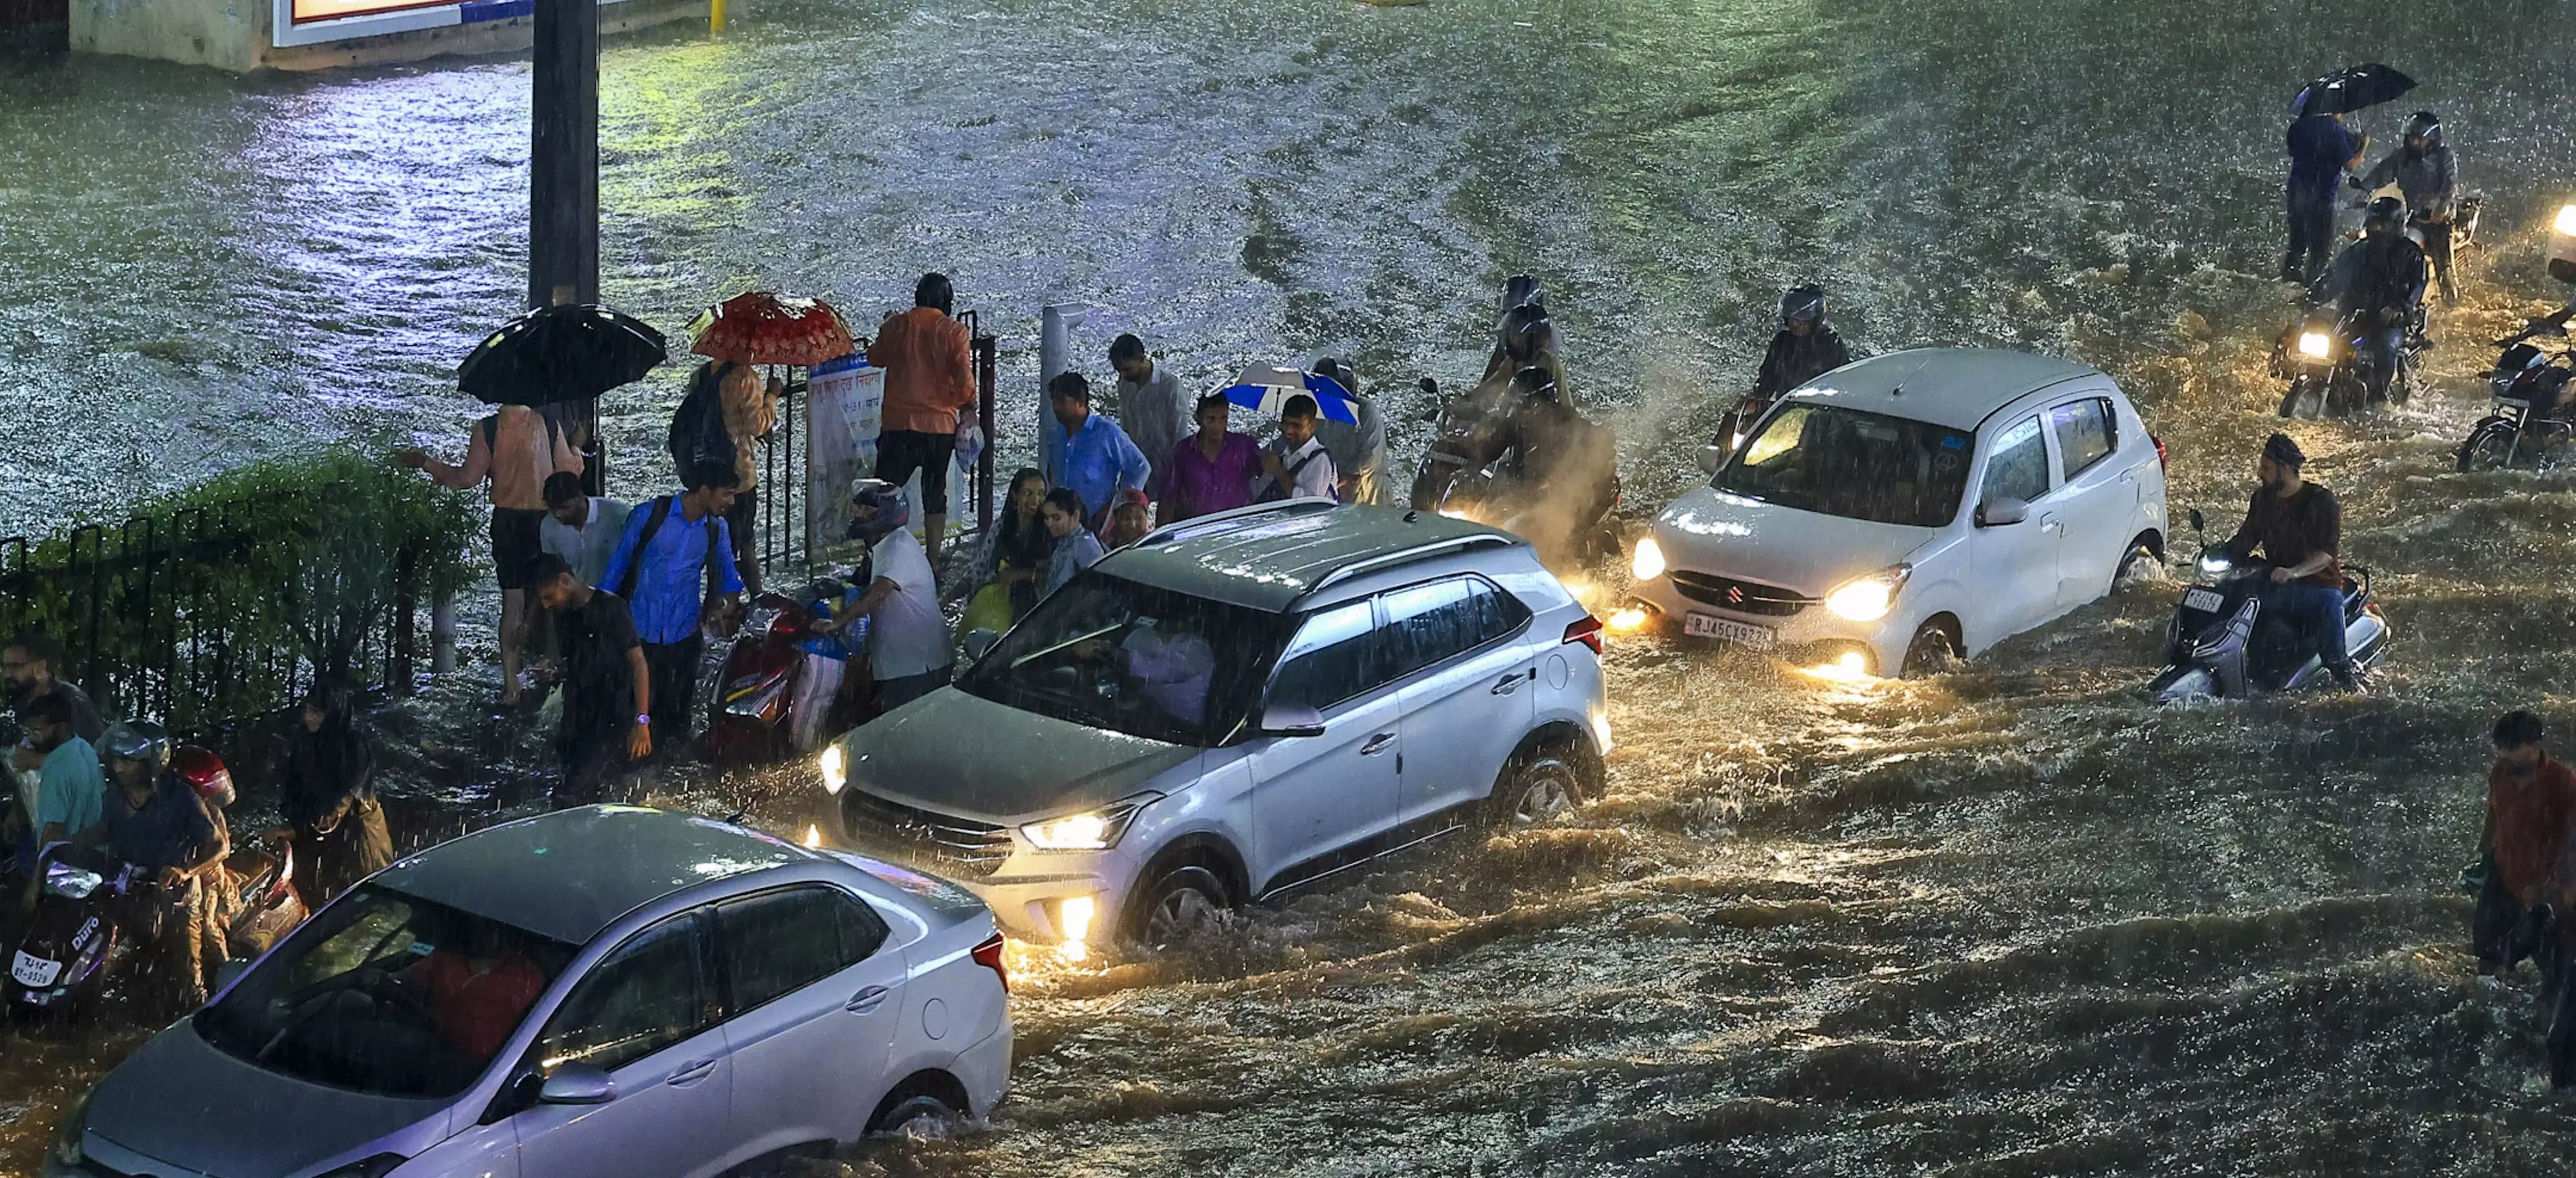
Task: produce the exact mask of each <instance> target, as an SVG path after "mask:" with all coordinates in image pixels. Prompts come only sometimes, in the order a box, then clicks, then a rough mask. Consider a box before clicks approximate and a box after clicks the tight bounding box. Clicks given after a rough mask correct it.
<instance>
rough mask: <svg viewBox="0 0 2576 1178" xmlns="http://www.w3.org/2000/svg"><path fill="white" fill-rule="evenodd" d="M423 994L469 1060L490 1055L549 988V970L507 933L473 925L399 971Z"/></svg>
mask: <svg viewBox="0 0 2576 1178" xmlns="http://www.w3.org/2000/svg"><path fill="white" fill-rule="evenodd" d="M396 976H397V978H398V980H399V981H400V983H401V984H402V985H404V986H406V987H408V988H410V989H411V990H412V991H413V992H414V993H417V994H419V995H420V998H421V1005H422V1006H424V1007H426V1008H427V1010H428V1012H429V1017H430V1019H431V1021H433V1022H435V1023H436V1024H437V1027H438V1036H439V1038H440V1039H441V1040H442V1041H444V1042H445V1043H446V1044H447V1045H448V1046H449V1047H450V1048H453V1049H454V1050H455V1051H456V1053H457V1054H458V1055H460V1056H463V1057H464V1058H466V1059H468V1060H476V1061H480V1060H488V1059H490V1058H492V1056H493V1054H494V1053H495V1052H498V1051H499V1050H501V1045H502V1044H503V1043H504V1042H506V1041H508V1040H509V1038H510V1032H511V1031H513V1030H516V1029H517V1028H518V1025H519V1020H520V1019H522V1018H525V1017H527V1013H528V1008H529V1007H531V1006H534V1005H536V1002H537V997H538V995H540V994H543V993H545V989H546V973H545V971H544V970H543V969H541V968H539V967H538V966H537V963H536V961H535V960H533V959H532V958H530V957H529V956H528V955H527V954H526V953H525V952H522V951H521V950H520V949H519V947H518V946H516V945H513V944H511V943H510V936H509V934H508V933H507V932H505V931H503V930H501V929H499V928H497V927H493V926H490V925H480V924H478V925H474V926H471V927H470V930H469V931H465V932H464V933H463V934H462V935H461V936H460V937H458V938H456V939H455V940H454V941H451V942H449V943H444V944H440V945H438V946H436V947H434V948H432V949H431V950H430V952H429V955H428V956H427V957H424V958H422V959H421V960H420V961H418V962H416V963H414V964H413V965H412V966H411V967H410V968H408V969H405V970H403V971H402V973H400V974H399V975H396Z"/></svg>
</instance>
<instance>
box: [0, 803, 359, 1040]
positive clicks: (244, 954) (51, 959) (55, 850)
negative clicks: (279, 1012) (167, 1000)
mask: <svg viewBox="0 0 2576 1178" xmlns="http://www.w3.org/2000/svg"><path fill="white" fill-rule="evenodd" d="M69 851H70V848H69V845H68V844H56V845H55V846H53V847H51V848H48V850H47V853H46V854H45V856H44V857H43V871H44V879H43V882H42V883H40V884H39V885H38V888H37V897H36V909H35V913H34V915H33V917H32V918H31V919H30V920H29V922H28V926H27V933H26V936H25V937H24V938H23V939H21V940H20V941H19V943H18V948H17V951H16V952H15V953H14V954H12V955H11V956H10V958H9V981H8V984H7V988H6V992H5V994H0V1004H5V1005H6V1007H7V1009H8V1010H9V1011H10V1012H11V1013H13V1014H22V1015H39V1014H41V1015H48V1016H51V1017H55V1018H65V1019H68V1018H73V1017H76V1016H77V1015H78V1014H79V1013H80V1012H81V1011H83V1010H85V1009H88V1008H89V1007H90V1006H91V1005H92V1004H93V1003H95V1002H96V1001H97V999H98V996H99V994H100V993H101V992H103V991H104V990H105V989H106V988H107V986H108V984H109V983H110V982H112V981H114V980H115V979H116V978H117V976H118V975H119V974H120V973H122V972H123V967H124V964H125V961H126V959H127V958H129V957H131V956H132V955H133V953H134V949H135V944H134V938H133V937H132V936H131V935H129V934H128V933H127V932H126V931H125V929H124V928H122V927H120V926H119V925H118V924H117V921H116V916H115V912H114V910H115V908H116V906H117V905H118V904H120V903H123V902H125V901H126V900H127V899H128V898H129V897H135V896H140V895H141V894H143V893H144V892H146V891H148V890H149V889H150V888H151V887H152V886H153V885H152V884H151V882H150V881H148V880H145V879H143V878H141V877H140V873H138V872H136V871H135V869H134V868H133V866H132V865H131V864H125V863H114V862H111V861H109V860H108V859H107V857H106V855H105V854H104V853H103V852H98V851H91V852H89V853H87V854H85V855H74V854H71V853H69ZM225 868H226V873H225V874H223V875H221V876H219V877H218V878H219V879H220V880H222V881H223V886H228V887H233V888H234V889H235V891H234V893H233V895H231V896H229V897H226V898H225V899H226V900H227V901H228V902H227V903H224V904H219V905H217V908H218V909H219V911H223V912H229V913H230V917H229V919H226V920H225V921H224V934H225V943H226V945H227V946H228V951H229V953H230V955H231V956H232V957H234V958H235V959H249V958H255V957H257V956H259V955H260V954H262V953H266V952H267V951H268V950H269V948H270V947H271V946H273V945H275V944H277V942H278V941H279V940H281V939H283V938H284V937H285V936H286V934H288V933H290V932H293V931H294V930H295V927H296V926H297V925H300V924H302V923H304V918H305V916H306V915H308V914H307V912H306V910H305V906H304V898H303V896H302V895H300V894H299V893H297V892H296V890H295V882H294V881H295V852H294V851H293V849H292V848H287V849H283V850H281V851H280V852H279V853H278V854H276V855H273V856H272V855H269V854H267V853H265V852H263V851H260V850H258V849H256V848H245V849H243V850H240V851H236V852H234V854H233V855H232V857H231V858H230V859H229V860H227V861H226V863H225Z"/></svg>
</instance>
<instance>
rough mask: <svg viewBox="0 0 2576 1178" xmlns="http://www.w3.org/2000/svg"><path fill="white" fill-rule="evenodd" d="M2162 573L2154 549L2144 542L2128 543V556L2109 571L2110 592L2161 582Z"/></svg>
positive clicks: (2162, 563)
mask: <svg viewBox="0 0 2576 1178" xmlns="http://www.w3.org/2000/svg"><path fill="white" fill-rule="evenodd" d="M2164 573H2165V566H2164V562H2163V561H2162V560H2159V559H2157V557H2156V551H2155V549H2153V548H2149V547H2147V544H2146V542H2145V541H2144V540H2133V541H2130V543H2129V551H2128V554H2127V555H2125V556H2122V557H2121V558H2120V565H2119V567H2118V568H2115V569H2113V570H2112V571H2111V592H2113V593H2117V592H2119V591H2120V590H2121V589H2122V588H2123V587H2125V586H2129V585H2144V584H2147V583H2150V582H2154V581H2161V580H2163V579H2164Z"/></svg>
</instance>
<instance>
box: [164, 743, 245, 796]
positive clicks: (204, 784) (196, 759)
mask: <svg viewBox="0 0 2576 1178" xmlns="http://www.w3.org/2000/svg"><path fill="white" fill-rule="evenodd" d="M170 768H172V769H174V770H176V771H177V772H178V774H179V776H181V777H185V778H187V779H188V785H189V786H190V787H191V788H193V789H195V790H196V791H197V796H198V797H201V798H204V799H205V800H206V804H207V805H209V806H213V807H214V808H216V809H218V810H220V809H223V808H224V807H226V806H229V805H232V804H233V774H232V770H230V769H226V768H224V762H223V759H222V758H220V757H217V756H216V755H215V754H214V750H212V749H206V748H201V747H199V746H197V745H193V744H190V745H181V746H179V750H178V751H177V752H175V753H172V754H171V755H170Z"/></svg>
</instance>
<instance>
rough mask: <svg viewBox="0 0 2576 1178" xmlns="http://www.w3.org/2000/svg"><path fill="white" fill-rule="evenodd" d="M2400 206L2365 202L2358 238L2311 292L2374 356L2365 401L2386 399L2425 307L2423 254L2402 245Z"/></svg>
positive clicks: (2385, 200) (2392, 201) (2383, 200)
mask: <svg viewBox="0 0 2576 1178" xmlns="http://www.w3.org/2000/svg"><path fill="white" fill-rule="evenodd" d="M2405 228H2406V205H2405V202H2403V201H2400V200H2398V199H2397V198H2396V197H2393V196H2383V197H2380V198H2379V199H2377V200H2374V201H2372V202H2370V211H2369V212H2368V213H2367V214H2366V215H2365V216H2364V218H2363V220H2362V238H2361V240H2360V241H2356V242H2354V243H2352V244H2351V245H2349V246H2346V247H2344V251H2343V253H2342V254H2341V255H2340V256H2338V257H2336V258H2335V261H2334V265H2333V266H2331V267H2329V268H2328V269H2327V270H2326V275H2325V278H2324V279H2323V280H2321V281H2320V282H2319V284H2318V286H2317V289H2316V291H2315V292H2314V297H2315V298H2316V300H2317V301H2318V302H2320V303H2325V302H2331V303H2333V304H2335V310H2336V313H2337V314H2338V315H2339V316H2341V317H2342V318H2343V319H2344V320H2346V321H2353V322H2356V323H2357V324H2358V326H2359V327H2360V329H2361V331H2362V333H2363V335H2362V338H2363V340H2364V342H2365V343H2366V344H2367V346H2368V347H2369V348H2370V350H2371V352H2372V353H2373V355H2372V359H2373V360H2374V363H2373V364H2372V365H2371V373H2370V389H2369V393H2370V400H2371V402H2372V403H2373V404H2377V403H2380V402H2383V401H2386V400H2387V399H2388V387H2389V382H2390V381H2392V380H2394V379H2396V376H2397V355H2398V351H2399V348H2400V347H2401V346H2402V345H2403V343H2404V342H2405V336H2406V332H2407V331H2408V330H2410V329H2411V328H2413V326H2414V324H2415V316H2416V313H2417V312H2418V311H2419V310H2420V309H2421V308H2422V306H2423V303H2424V251H2423V249H2422V248H2421V247H2419V246H2417V245H2416V244H2415V243H2414V242H2412V241H2409V240H2407V238H2406V233H2405Z"/></svg>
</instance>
